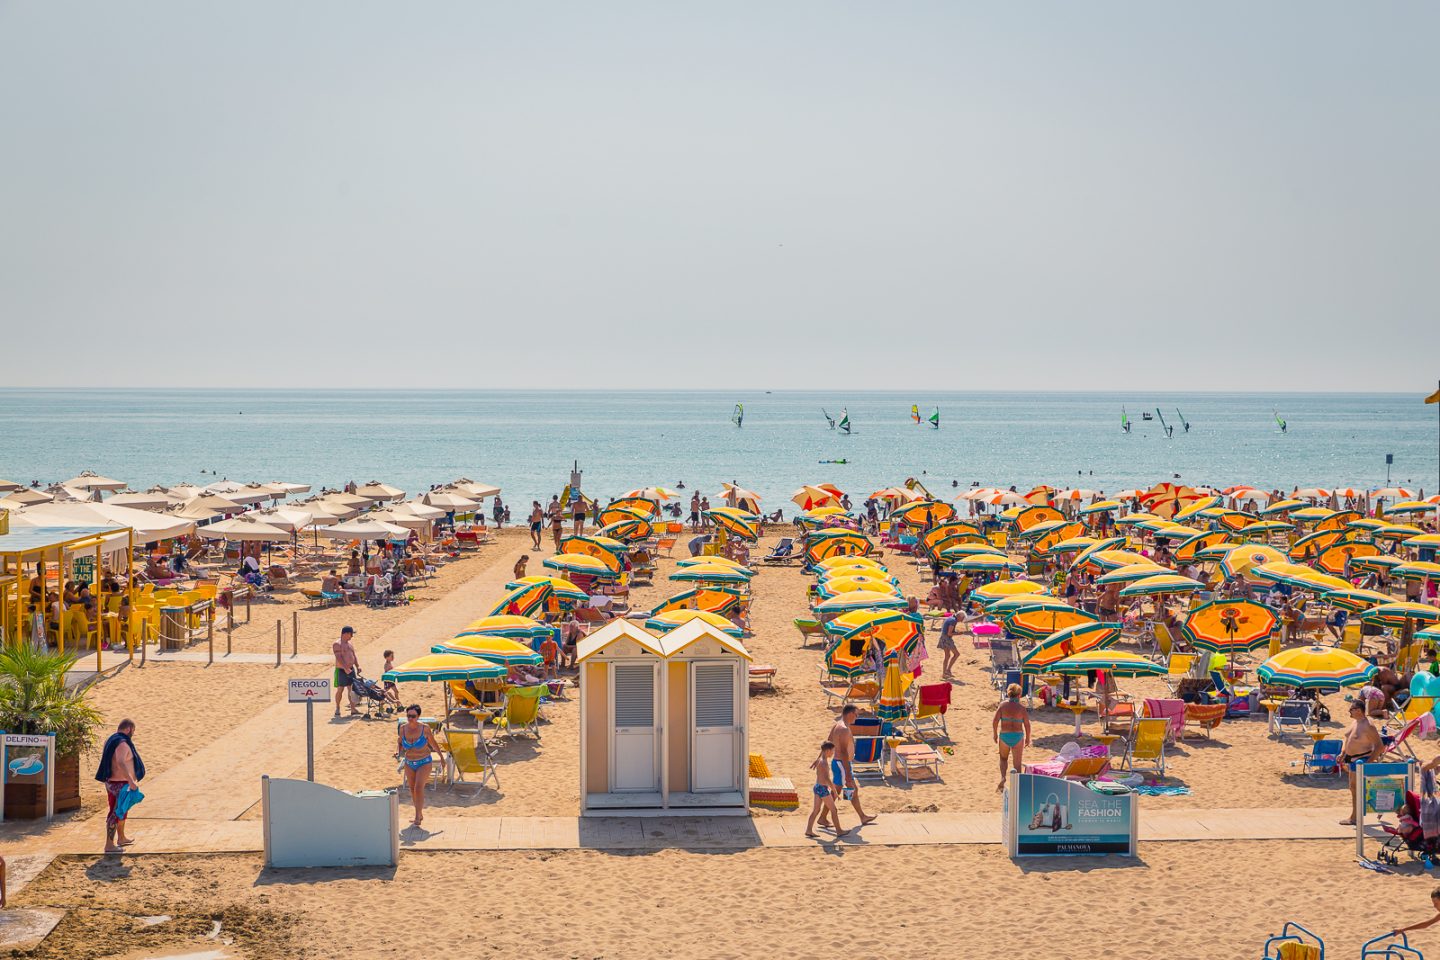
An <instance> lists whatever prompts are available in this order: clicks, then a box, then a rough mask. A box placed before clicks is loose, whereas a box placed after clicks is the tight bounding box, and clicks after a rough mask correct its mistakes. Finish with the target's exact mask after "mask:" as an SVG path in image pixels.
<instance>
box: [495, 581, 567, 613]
mask: <svg viewBox="0 0 1440 960" xmlns="http://www.w3.org/2000/svg"><path fill="white" fill-rule="evenodd" d="M552 593H554V588H552V587H551V586H550V584H548V583H527V584H523V585H522V586H519V587H516V588H515V589H513V590H508V591H506V593H505V595H504V596H503V597H501V598H500V602H499V603H497V604H495V606H494V607H492V608H491V609H490V613H489V614H488V616H491V617H499V616H506V615H518V616H521V617H526V618H529V617H531V616H533V615H534V614H536V613H539V612H540V611H542V610H544V609H545V602H546V601H547V600H549V599H550V595H551V594H552ZM512 608H513V609H512Z"/></svg>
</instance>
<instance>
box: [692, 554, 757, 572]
mask: <svg viewBox="0 0 1440 960" xmlns="http://www.w3.org/2000/svg"><path fill="white" fill-rule="evenodd" d="M717 564H718V565H719V566H722V567H734V568H735V569H736V570H739V571H740V572H741V573H743V574H745V576H747V577H753V576H755V571H754V570H752V569H751V568H749V567H747V566H745V564H743V563H741V562H740V561H739V560H732V559H730V558H729V557H722V556H720V555H719V554H716V555H715V556H711V557H685V558H683V559H680V560H676V561H675V566H677V567H713V566H716V565H717Z"/></svg>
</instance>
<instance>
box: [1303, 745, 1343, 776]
mask: <svg viewBox="0 0 1440 960" xmlns="http://www.w3.org/2000/svg"><path fill="white" fill-rule="evenodd" d="M1344 749H1345V741H1343V740H1316V741H1315V743H1314V745H1313V746H1311V748H1310V752H1309V753H1307V754H1305V756H1304V758H1303V759H1302V760H1301V764H1300V772H1301V773H1303V774H1305V775H1307V776H1312V777H1313V776H1314V775H1315V774H1317V773H1320V774H1329V775H1330V776H1332V777H1338V776H1339V775H1340V753H1341V751H1343V750H1344Z"/></svg>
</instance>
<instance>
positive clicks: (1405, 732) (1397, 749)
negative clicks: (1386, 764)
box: [1381, 717, 1425, 761]
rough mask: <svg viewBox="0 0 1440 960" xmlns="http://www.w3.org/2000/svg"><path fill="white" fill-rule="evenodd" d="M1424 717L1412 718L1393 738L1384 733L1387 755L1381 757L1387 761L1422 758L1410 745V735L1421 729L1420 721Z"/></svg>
mask: <svg viewBox="0 0 1440 960" xmlns="http://www.w3.org/2000/svg"><path fill="white" fill-rule="evenodd" d="M1424 719H1425V718H1424V717H1416V718H1415V719H1414V720H1411V721H1410V722H1409V723H1407V724H1405V726H1403V727H1401V728H1400V732H1399V733H1397V734H1396V735H1395V737H1394V738H1393V739H1388V738H1385V737H1384V736H1383V735H1382V737H1381V739H1384V740H1385V756H1383V757H1382V758H1381V759H1382V760H1386V761H1400V760H1419V759H1420V758H1419V757H1418V756H1416V755H1415V748H1414V747H1412V746H1410V737H1411V736H1412V735H1414V733H1415V731H1416V730H1418V729H1420V722H1421V721H1422V720H1424Z"/></svg>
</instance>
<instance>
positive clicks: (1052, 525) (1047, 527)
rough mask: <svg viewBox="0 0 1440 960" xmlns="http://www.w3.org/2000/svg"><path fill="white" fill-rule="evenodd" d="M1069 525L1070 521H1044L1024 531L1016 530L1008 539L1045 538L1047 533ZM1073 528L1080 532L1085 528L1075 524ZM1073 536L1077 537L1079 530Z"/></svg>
mask: <svg viewBox="0 0 1440 960" xmlns="http://www.w3.org/2000/svg"><path fill="white" fill-rule="evenodd" d="M1070 523H1071V521H1068V520H1063V519H1062V520H1046V521H1044V522H1042V523H1036V524H1032V525H1031V526H1030V527H1028V528H1026V529H1024V530H1016V531H1015V533H1013V534H1012V535H1011V537H1010V539H1011V540H1035V539H1037V538H1040V537H1043V536H1045V534H1047V533H1052V532H1054V531H1056V530H1063V529H1064V528H1065V527H1067V526H1069V525H1070ZM1075 526H1077V527H1079V528H1080V529H1081V530H1083V529H1084V527H1085V525H1084V524H1082V523H1076V524H1075ZM1073 535H1076V536H1078V535H1079V530H1077V531H1076V533H1075V534H1073Z"/></svg>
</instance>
